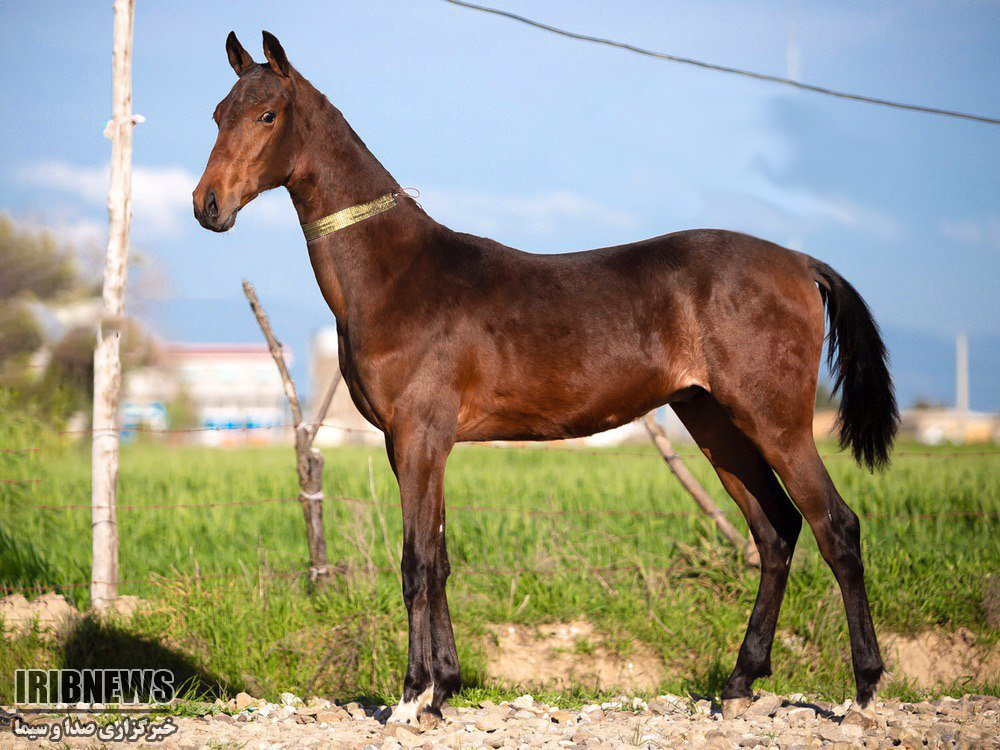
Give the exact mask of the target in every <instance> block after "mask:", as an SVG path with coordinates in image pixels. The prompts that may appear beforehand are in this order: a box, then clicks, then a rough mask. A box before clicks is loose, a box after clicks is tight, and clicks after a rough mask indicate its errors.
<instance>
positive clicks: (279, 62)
mask: <svg viewBox="0 0 1000 750" xmlns="http://www.w3.org/2000/svg"><path fill="white" fill-rule="evenodd" d="M263 34H264V57H266V58H267V62H268V63H269V64H270V65H271V70H273V71H274V72H275V73H277V74H278V75H279V76H287V75H288V70H289V68H290V67H291V66H290V65H289V64H288V57H287V56H286V55H285V50H284V49H283V48H282V46H281V42H279V41H278V39H277V37H275V36H274V34H272V33H271V32H270V31H265V32H263Z"/></svg>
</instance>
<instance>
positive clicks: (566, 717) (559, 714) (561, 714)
mask: <svg viewBox="0 0 1000 750" xmlns="http://www.w3.org/2000/svg"><path fill="white" fill-rule="evenodd" d="M550 718H551V719H552V721H554V722H555V723H556V724H569V723H571V722H573V721H575V719H576V717H575V716H574V715H573V714H571V713H570V712H569V711H553V712H552V715H551V717H550Z"/></svg>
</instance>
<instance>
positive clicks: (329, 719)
mask: <svg viewBox="0 0 1000 750" xmlns="http://www.w3.org/2000/svg"><path fill="white" fill-rule="evenodd" d="M346 718H347V712H346V711H345V710H344V709H343V708H341V707H340V706H331V707H330V708H327V709H324V710H322V711H317V712H316V721H320V722H324V721H325V722H326V723H327V724H333V723H336V722H338V721H343V720H344V719H346Z"/></svg>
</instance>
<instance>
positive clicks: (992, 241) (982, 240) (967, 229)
mask: <svg viewBox="0 0 1000 750" xmlns="http://www.w3.org/2000/svg"><path fill="white" fill-rule="evenodd" d="M940 231H941V236H942V237H944V238H945V239H946V240H949V241H951V242H960V243H962V244H963V245H973V246H976V247H992V248H1000V216H995V215H994V216H990V217H988V218H985V219H983V220H982V221H976V220H975V219H944V220H943V221H942V222H941V227H940Z"/></svg>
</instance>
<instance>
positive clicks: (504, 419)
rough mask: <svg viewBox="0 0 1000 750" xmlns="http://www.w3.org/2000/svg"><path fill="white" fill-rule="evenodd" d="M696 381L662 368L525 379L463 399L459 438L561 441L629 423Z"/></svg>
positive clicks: (459, 420)
mask: <svg viewBox="0 0 1000 750" xmlns="http://www.w3.org/2000/svg"><path fill="white" fill-rule="evenodd" d="M690 385H692V383H688V382H684V381H683V379H682V378H680V377H675V376H672V375H671V374H669V373H665V372H663V371H662V370H657V369H650V370H649V371H647V372H632V373H629V374H628V375H627V376H622V377H618V378H600V377H595V378H593V379H592V380H591V382H583V383H580V382H575V383H574V382H569V381H563V382H560V381H559V380H555V381H552V382H546V383H522V385H521V387H517V388H512V389H509V390H508V389H503V388H501V389H497V390H495V391H493V392H491V393H489V394H488V395H486V396H482V395H481V396H479V397H477V398H470V399H467V400H465V401H464V402H463V404H462V409H461V410H460V412H459V418H458V439H459V440H558V439H562V438H574V437H584V436H587V435H593V434H594V433H596V432H603V431H604V430H610V429H612V428H614V427H620V426H621V425H624V424H628V423H629V422H631V421H632V420H634V419H636V418H638V417H641V416H642V415H643V414H645V413H646V412H648V411H650V410H651V409H655V408H656V407H658V406H660V405H662V404H664V403H667V402H668V401H670V400H672V398H673V397H674V396H675V394H677V393H679V392H681V391H683V390H684V388H686V387H688V386H690Z"/></svg>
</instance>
